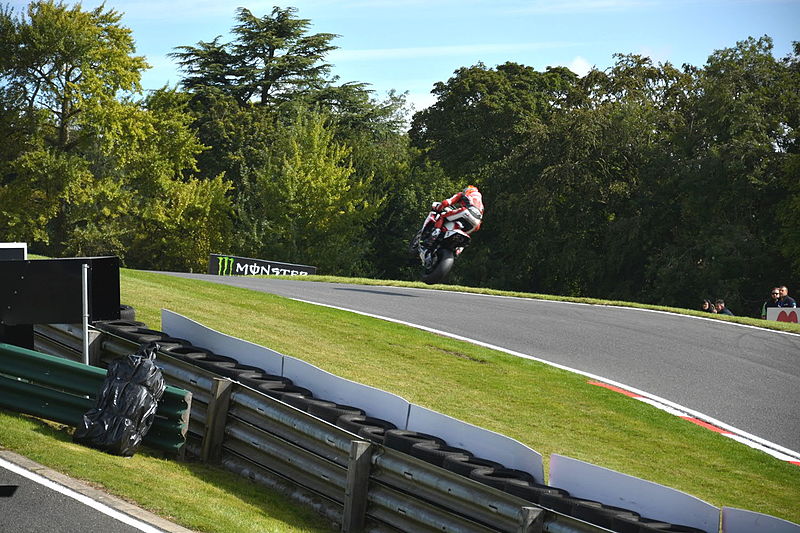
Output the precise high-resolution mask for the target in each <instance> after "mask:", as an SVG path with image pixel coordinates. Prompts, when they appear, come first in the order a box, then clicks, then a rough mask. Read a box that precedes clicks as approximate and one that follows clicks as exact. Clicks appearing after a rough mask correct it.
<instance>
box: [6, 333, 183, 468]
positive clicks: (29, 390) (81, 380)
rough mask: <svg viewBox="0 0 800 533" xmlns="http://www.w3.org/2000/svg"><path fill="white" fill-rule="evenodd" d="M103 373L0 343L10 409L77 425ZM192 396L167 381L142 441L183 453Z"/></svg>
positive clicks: (99, 370)
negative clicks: (149, 426) (152, 419)
mask: <svg viewBox="0 0 800 533" xmlns="http://www.w3.org/2000/svg"><path fill="white" fill-rule="evenodd" d="M128 353H131V352H128ZM105 376H106V371H105V370H102V369H100V368H96V367H92V366H87V365H84V364H81V363H77V362H73V361H68V360H65V359H63V358H60V357H54V356H52V355H46V354H43V353H39V352H35V351H32V350H27V349H25V348H19V347H17V346H12V345H10V344H0V406H3V407H4V408H6V409H9V410H12V411H17V412H20V413H25V414H30V415H34V416H39V417H42V418H47V419H48V420H53V421H54V422H60V423H62V424H67V425H70V426H77V425H78V424H79V423H80V421H81V417H82V416H83V414H84V413H85V412H86V411H88V410H89V409H91V408H92V407H94V405H95V402H96V400H97V396H98V394H99V392H100V389H101V387H102V384H103V380H104V379H105ZM191 402H192V396H191V394H190V393H188V392H187V391H185V390H181V389H178V388H175V387H171V386H168V387H167V389H166V391H164V395H163V396H162V398H161V400H160V401H159V403H158V409H157V411H156V417H155V420H154V421H153V425H152V426H151V428H150V431H148V433H147V435H146V436H145V438H144V443H145V444H147V445H148V446H152V447H153V448H156V449H159V450H164V451H168V452H172V453H176V454H179V453H181V451H182V448H183V445H184V444H185V442H186V431H187V429H188V423H189V412H190V409H191Z"/></svg>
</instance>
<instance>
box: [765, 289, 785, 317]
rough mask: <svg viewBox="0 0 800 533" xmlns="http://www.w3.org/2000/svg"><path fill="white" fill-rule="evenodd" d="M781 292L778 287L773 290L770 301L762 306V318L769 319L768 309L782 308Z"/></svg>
mask: <svg viewBox="0 0 800 533" xmlns="http://www.w3.org/2000/svg"><path fill="white" fill-rule="evenodd" d="M780 300H781V290H780V288H778V287H775V288H774V289H772V290H771V291H770V293H769V300H767V301H766V302H764V303H763V304H762V305H761V318H762V319H763V320H766V319H767V307H780Z"/></svg>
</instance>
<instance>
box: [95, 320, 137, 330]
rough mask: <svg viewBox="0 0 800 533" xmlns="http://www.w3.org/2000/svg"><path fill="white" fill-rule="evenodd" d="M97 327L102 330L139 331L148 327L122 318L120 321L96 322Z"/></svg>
mask: <svg viewBox="0 0 800 533" xmlns="http://www.w3.org/2000/svg"><path fill="white" fill-rule="evenodd" d="M95 325H96V326H99V327H100V328H102V329H109V330H115V329H124V328H127V329H128V330H131V329H137V328H144V327H147V324H145V323H144V322H139V321H138V320H129V319H126V318H121V319H119V320H100V321H97V322H95Z"/></svg>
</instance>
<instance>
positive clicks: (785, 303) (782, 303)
mask: <svg viewBox="0 0 800 533" xmlns="http://www.w3.org/2000/svg"><path fill="white" fill-rule="evenodd" d="M778 290H780V292H781V298H780V300H778V307H797V302H795V301H794V298H792V297H791V296H789V289H787V288H786V285H781V286H780V287H778Z"/></svg>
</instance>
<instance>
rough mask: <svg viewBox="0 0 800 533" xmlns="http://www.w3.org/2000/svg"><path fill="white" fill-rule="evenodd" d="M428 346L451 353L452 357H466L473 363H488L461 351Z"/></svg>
mask: <svg viewBox="0 0 800 533" xmlns="http://www.w3.org/2000/svg"><path fill="white" fill-rule="evenodd" d="M428 347H429V348H431V349H433V350H436V351H437V352H441V353H446V354H447V355H452V356H453V357H458V358H459V359H466V360H467V361H473V362H475V363H480V364H482V365H488V364H489V363H488V362H487V361H485V360H483V359H478V358H477V357H472V356H471V355H467V354H465V353H461V352H455V351H453V350H445V349H444V348H439V347H438V346H431V345H430V344H429V345H428Z"/></svg>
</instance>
